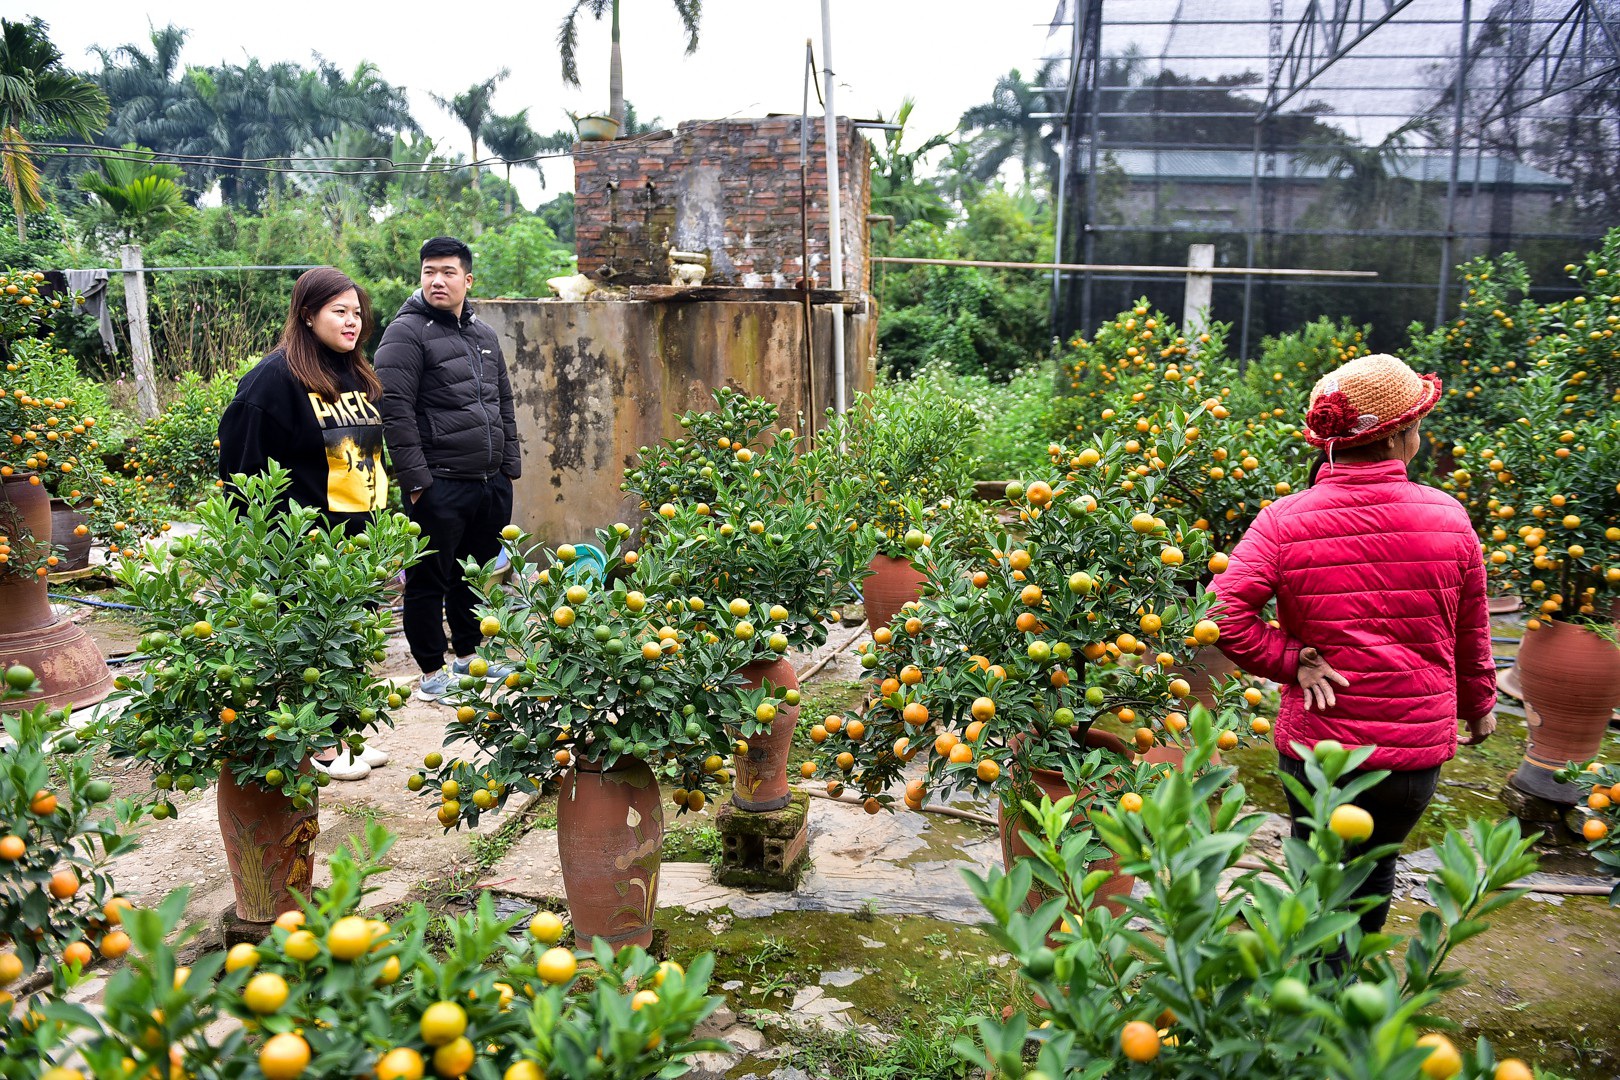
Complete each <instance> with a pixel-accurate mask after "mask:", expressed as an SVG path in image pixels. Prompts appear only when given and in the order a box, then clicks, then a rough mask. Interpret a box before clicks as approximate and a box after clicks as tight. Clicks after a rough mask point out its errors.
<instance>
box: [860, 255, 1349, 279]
mask: <svg viewBox="0 0 1620 1080" xmlns="http://www.w3.org/2000/svg"><path fill="white" fill-rule="evenodd" d="M872 261H873V262H875V263H903V264H906V265H908V266H977V267H982V268H984V269H987V270H1042V271H1045V270H1082V271H1087V270H1089V271H1096V272H1099V273H1127V274H1175V275H1176V276H1178V277H1179V276H1183V275H1185V274H1186V273H1187V268H1186V267H1185V266H1132V265H1130V264H1127V263H1032V262H998V261H994V260H990V259H910V258H901V257H899V256H896V255H876V256H873V257H872ZM1201 272H1204V273H1208V274H1209V276H1210V277H1243V276H1249V277H1331V278H1375V277H1377V276H1378V272H1377V271H1376V270H1276V269H1272V268H1270V267H1263V266H1217V267H1214V268H1213V269H1211V270H1208V271H1201Z"/></svg>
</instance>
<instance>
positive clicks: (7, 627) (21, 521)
mask: <svg viewBox="0 0 1620 1080" xmlns="http://www.w3.org/2000/svg"><path fill="white" fill-rule="evenodd" d="M0 536H5V537H8V538H9V539H10V540H11V541H12V543H13V545H15V544H16V542H17V541H18V540H19V539H20V538H21V537H23V536H31V537H33V538H34V539H35V540H36V541H37V542H39V543H42V544H48V543H50V542H51V497H50V495H49V494H47V493H46V491H45V489H44V488H43V487H41V486H40V485H38V484H30V483H29V482H28V481H27V479H25V478H23V477H20V476H10V477H7V478H6V479H5V481H4V483H3V486H0ZM45 594H46V585H45V579H44V578H40V577H35V576H33V575H30V574H13V573H9V572H7V573H0V634H4V635H5V636H6V637H11V636H14V635H16V634H20V633H24V632H31V631H37V630H39V629H41V628H43V627H46V626H49V625H51V623H53V622H55V621H56V616H55V615H53V614H52V613H51V601H50V598H49V597H48V596H46V595H45ZM19 644H20V643H19ZM36 674H37V673H36Z"/></svg>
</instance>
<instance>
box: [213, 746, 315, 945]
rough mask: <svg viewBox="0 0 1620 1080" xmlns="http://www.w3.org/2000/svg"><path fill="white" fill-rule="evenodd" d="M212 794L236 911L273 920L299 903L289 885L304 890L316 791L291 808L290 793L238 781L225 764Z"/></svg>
mask: <svg viewBox="0 0 1620 1080" xmlns="http://www.w3.org/2000/svg"><path fill="white" fill-rule="evenodd" d="M305 770H306V771H307V770H308V766H307V765H306V766H305ZM319 790H320V789H319V788H317V789H316V791H317V792H319ZM216 799H217V801H218V803H219V832H220V836H221V838H222V839H223V840H224V841H225V859H226V861H227V862H229V863H230V867H231V885H232V886H233V887H234V888H235V890H236V917H237V918H239V919H242V920H244V921H246V922H256V923H269V922H273V921H274V920H275V918H276V916H277V915H280V914H281V913H282V912H283V911H292V910H293V909H294V908H296V907H297V906H298V901H297V899H295V898H294V896H293V893H294V891H297V892H300V893H303V894H304V895H305V896H308V895H309V892H310V887H311V884H312V882H311V878H312V876H313V875H314V872H315V859H314V853H315V837H317V836H319V835H320V832H321V823H320V818H319V816H318V810H319V796H318V794H317V796H316V797H315V798H312V799H311V800H310V804H309V806H307V807H305V808H304V809H302V810H298V809H295V808H294V807H293V804H292V799H290V798H288V797H287V796H286V795H283V794H282V793H281V792H279V791H272V790H270V789H268V788H264V787H261V786H260V785H258V784H254V783H247V784H239V783H237V782H236V777H235V776H233V775H232V773H231V771H230V767H229V766H228V765H227V766H226V767H225V768H222V769H221V770H220V773H219V786H218V789H217V791H216Z"/></svg>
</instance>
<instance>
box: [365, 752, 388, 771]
mask: <svg viewBox="0 0 1620 1080" xmlns="http://www.w3.org/2000/svg"><path fill="white" fill-rule="evenodd" d="M360 760H361V761H363V762H365V763H366V764H367V765H370V766H371V767H372V768H373V769H380V768H382V767H383V766H384V765H386V764H388V751H386V750H379V749H377V748H376V747H375V746H362V747H361V748H360Z"/></svg>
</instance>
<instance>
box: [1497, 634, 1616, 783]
mask: <svg viewBox="0 0 1620 1080" xmlns="http://www.w3.org/2000/svg"><path fill="white" fill-rule="evenodd" d="M1518 667H1519V683H1520V685H1521V686H1522V688H1523V690H1524V702H1525V705H1526V709H1525V722H1526V724H1527V726H1528V727H1529V729H1530V745H1529V746H1528V747H1526V748H1525V752H1524V762H1523V764H1521V765H1520V766H1519V768H1518V770H1517V771H1516V772H1514V774H1513V776H1512V778H1511V780H1510V781H1509V782H1510V783H1512V784H1513V786H1514V787H1516V788H1518V789H1519V790H1521V791H1527V792H1529V793H1530V794H1532V795H1539V796H1540V797H1542V798H1544V799H1548V800H1551V801H1553V802H1561V803H1566V804H1570V805H1573V804H1574V803H1576V802H1577V801H1579V798H1580V790H1579V789H1578V788H1577V787H1576V786H1575V785H1573V784H1561V783H1559V782H1558V781H1556V780H1554V779H1553V773H1555V772H1556V771H1557V770H1559V769H1562V768H1564V766H1565V765H1567V764H1568V763H1569V762H1571V761H1577V762H1579V761H1585V760H1586V759H1587V758H1589V757H1592V756H1593V755H1594V754H1596V753H1597V751H1598V748H1599V747H1600V746H1601V745H1602V743H1603V735H1604V733H1605V732H1606V731H1607V730H1608V727H1609V720H1610V718H1611V717H1612V716H1613V715H1614V710H1615V709H1616V708H1617V707H1620V646H1617V645H1616V644H1615V643H1614V642H1613V641H1610V640H1607V639H1605V638H1603V637H1602V636H1600V635H1599V634H1597V633H1595V632H1594V631H1591V630H1588V629H1585V628H1583V627H1580V626H1577V625H1575V624H1574V623H1569V622H1563V621H1561V620H1557V619H1550V620H1547V621H1545V622H1543V623H1542V624H1541V628H1540V629H1539V630H1530V631H1526V632H1525V635H1524V640H1523V641H1522V642H1521V643H1520V645H1519V659H1518Z"/></svg>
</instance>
